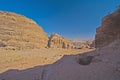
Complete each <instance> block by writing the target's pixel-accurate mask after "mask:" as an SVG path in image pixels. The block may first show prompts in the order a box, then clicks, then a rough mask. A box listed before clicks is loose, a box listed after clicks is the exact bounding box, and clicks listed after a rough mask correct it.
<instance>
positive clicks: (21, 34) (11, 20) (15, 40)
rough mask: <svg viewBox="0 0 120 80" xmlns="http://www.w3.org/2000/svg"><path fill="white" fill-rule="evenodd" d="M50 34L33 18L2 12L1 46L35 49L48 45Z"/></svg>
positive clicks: (0, 18) (0, 19)
mask: <svg viewBox="0 0 120 80" xmlns="http://www.w3.org/2000/svg"><path fill="white" fill-rule="evenodd" d="M47 44H48V36H47V34H46V33H45V32H44V31H43V29H42V28H41V27H40V26H38V25H37V23H35V22H34V21H33V20H31V19H28V18H26V17H24V16H21V15H18V14H15V13H9V12H3V11H1V12H0V47H3V48H5V49H17V50H21V49H34V48H44V47H47Z"/></svg>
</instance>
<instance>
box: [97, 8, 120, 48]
mask: <svg viewBox="0 0 120 80" xmlns="http://www.w3.org/2000/svg"><path fill="white" fill-rule="evenodd" d="M116 39H120V9H118V10H116V11H115V12H114V13H112V14H108V15H107V16H105V17H104V18H103V19H102V24H101V26H100V27H99V28H97V31H96V37H95V47H96V48H100V47H104V46H107V45H109V44H110V43H111V42H113V41H114V40H116Z"/></svg>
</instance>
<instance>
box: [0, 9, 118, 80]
mask: <svg viewBox="0 0 120 80" xmlns="http://www.w3.org/2000/svg"><path fill="white" fill-rule="evenodd" d="M0 15H1V16H2V17H5V19H6V20H7V19H8V22H7V23H6V22H5V21H4V20H5V19H4V18H0V21H3V22H5V23H1V24H0V28H1V29H0V30H1V31H2V33H1V35H0V39H1V42H0V47H1V49H0V72H1V73H0V80H120V22H119V21H120V8H119V9H117V10H116V11H115V12H113V13H111V14H108V15H107V16H105V17H104V18H103V19H102V23H101V26H100V27H98V28H97V30H96V35H95V40H94V41H92V42H89V41H87V42H86V44H84V45H83V46H82V47H81V45H80V44H81V42H79V41H78V42H74V43H75V44H73V43H72V42H71V41H70V40H68V39H66V38H64V37H61V36H60V35H58V34H53V35H51V36H50V37H48V36H47V35H46V33H45V32H44V31H43V30H42V28H40V29H39V27H38V25H37V24H36V23H34V22H33V21H32V24H31V23H29V19H27V18H25V17H24V16H20V15H17V14H15V16H14V14H13V13H8V12H7V13H6V12H1V13H0ZM1 16H0V17H1ZM11 16H12V17H13V16H14V19H15V18H17V19H15V20H14V19H13V18H11ZM16 16H17V17H16ZM18 17H20V18H21V17H22V20H20V19H19V18H18ZM26 19H27V21H26ZM11 21H15V22H14V23H13V24H11V25H9V28H10V30H8V29H5V28H8V27H6V26H8V24H10V23H12V22H11ZM19 21H20V22H21V24H20V26H16V25H18V24H17V23H18V22H19ZM16 22H17V23H16ZM30 22H31V20H30ZM28 23H29V25H30V28H29V26H27V27H26V28H27V29H28V30H30V31H31V32H30V33H27V35H29V36H26V35H24V34H19V32H17V31H16V30H18V28H21V29H20V31H21V32H22V33H23V32H26V29H24V28H25V26H24V25H25V24H28ZM22 24H23V25H22ZM32 25H34V26H33V27H32ZM14 26H15V27H16V28H15V29H14ZM31 28H34V30H31ZM11 30H12V32H10V33H7V32H9V31H11ZM38 30H39V31H40V32H39V31H38ZM18 31H19V30H18ZM36 32H37V33H36ZM32 33H35V34H34V35H32V36H31V34H32ZM16 34H17V35H16ZM36 34H43V36H40V35H37V37H39V39H38V38H37V37H34V36H36ZM7 36H11V37H9V39H7V40H5V41H4V39H6V37H7ZM21 37H22V38H21ZM34 39H35V41H34ZM41 41H42V42H41ZM17 42H18V43H19V44H20V45H19V44H17ZM21 42H22V43H21ZM37 43H38V44H37ZM78 43H79V45H77V44H78ZM14 44H15V45H14ZM41 44H42V45H41ZM75 45H77V46H75ZM36 46H37V47H36ZM93 47H95V48H93Z"/></svg>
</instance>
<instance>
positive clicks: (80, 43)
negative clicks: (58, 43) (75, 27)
mask: <svg viewBox="0 0 120 80" xmlns="http://www.w3.org/2000/svg"><path fill="white" fill-rule="evenodd" d="M71 42H72V43H73V45H74V46H75V49H83V48H88V49H92V48H94V41H93V40H71Z"/></svg>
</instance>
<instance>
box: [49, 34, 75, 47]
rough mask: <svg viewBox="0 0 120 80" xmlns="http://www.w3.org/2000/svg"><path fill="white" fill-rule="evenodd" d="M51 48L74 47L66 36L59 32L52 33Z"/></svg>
mask: <svg viewBox="0 0 120 80" xmlns="http://www.w3.org/2000/svg"><path fill="white" fill-rule="evenodd" d="M48 47H49V48H66V49H69V48H73V47H74V46H73V44H72V43H71V42H70V41H69V40H67V39H66V38H64V37H61V36H60V35H58V34H52V35H51V36H50V38H49V42H48Z"/></svg>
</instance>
